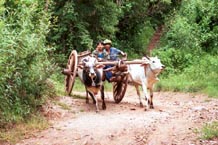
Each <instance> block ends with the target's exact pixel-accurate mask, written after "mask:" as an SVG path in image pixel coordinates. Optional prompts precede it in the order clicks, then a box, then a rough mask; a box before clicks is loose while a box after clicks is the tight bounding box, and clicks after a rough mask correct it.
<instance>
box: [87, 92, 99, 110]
mask: <svg viewBox="0 0 218 145" xmlns="http://www.w3.org/2000/svg"><path fill="white" fill-rule="evenodd" d="M89 94H90V95H91V96H92V98H93V102H95V103H94V104H95V106H96V112H99V108H98V100H97V97H96V96H95V95H94V94H93V93H92V92H89Z"/></svg>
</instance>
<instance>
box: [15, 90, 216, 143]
mask: <svg viewBox="0 0 218 145" xmlns="http://www.w3.org/2000/svg"><path fill="white" fill-rule="evenodd" d="M77 94H79V95H84V93H77ZM91 102H92V101H91V100H90V103H89V104H86V103H85V100H84V99H81V98H78V97H77V98H74V99H73V98H72V97H67V96H64V97H61V98H60V100H59V103H55V104H59V105H53V104H52V103H49V104H48V106H47V107H45V110H44V111H45V115H47V116H48V118H50V121H51V124H52V125H51V127H50V128H49V129H47V130H44V131H42V132H39V133H37V134H35V137H31V138H27V139H25V140H21V141H20V142H19V143H17V145H29V144H37V145H72V144H76V145H77V144H81V145H94V144H95V145H108V144H110V145H118V144H123V145H126V144H128V145H142V144H149V145H169V144H176V145H184V144H196V145H200V144H209V145H215V144H218V140H217V139H215V140H210V141H208V140H202V139H199V137H200V135H201V134H200V133H198V131H200V129H201V127H202V125H203V124H205V123H207V122H212V121H215V120H216V121H217V120H218V100H216V99H212V98H208V97H207V96H205V95H195V94H187V93H172V92H156V93H155V94H154V106H155V109H153V110H147V111H144V108H140V107H139V104H138V98H137V96H136V92H135V90H134V89H133V88H132V87H128V91H127V93H126V96H125V97H124V99H123V101H122V102H121V103H120V104H115V103H114V102H113V99H112V94H111V93H106V103H107V110H105V111H104V110H100V112H99V113H95V106H94V105H93V104H92V103H91ZM100 104H101V102H100V103H99V106H100ZM63 108H65V109H63Z"/></svg>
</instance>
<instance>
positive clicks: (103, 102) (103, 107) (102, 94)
mask: <svg viewBox="0 0 218 145" xmlns="http://www.w3.org/2000/svg"><path fill="white" fill-rule="evenodd" d="M101 99H102V109H103V110H106V104H105V101H104V86H103V85H102V86H101Z"/></svg>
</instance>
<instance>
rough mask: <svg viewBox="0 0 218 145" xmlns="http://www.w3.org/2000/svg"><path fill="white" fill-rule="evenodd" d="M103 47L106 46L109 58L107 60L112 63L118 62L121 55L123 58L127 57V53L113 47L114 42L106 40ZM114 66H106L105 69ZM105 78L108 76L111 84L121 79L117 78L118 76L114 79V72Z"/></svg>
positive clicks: (106, 74)
mask: <svg viewBox="0 0 218 145" xmlns="http://www.w3.org/2000/svg"><path fill="white" fill-rule="evenodd" d="M103 45H104V48H105V50H104V51H105V52H106V54H107V55H106V56H107V58H106V59H107V60H110V61H116V60H118V59H119V58H118V56H119V55H122V56H124V57H125V56H126V53H124V52H123V51H121V50H119V49H117V48H114V47H112V42H111V40H109V39H105V40H104V41H103ZM112 66H113V65H106V66H105V68H104V69H107V68H110V67H112ZM105 76H106V79H107V80H108V81H109V82H114V81H119V80H120V79H121V78H119V77H116V76H113V77H112V72H110V71H108V72H106V73H105Z"/></svg>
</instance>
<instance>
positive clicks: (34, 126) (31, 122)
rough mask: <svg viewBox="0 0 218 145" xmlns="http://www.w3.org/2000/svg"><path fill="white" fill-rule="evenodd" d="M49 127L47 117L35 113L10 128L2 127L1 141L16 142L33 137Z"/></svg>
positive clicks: (0, 131) (0, 132)
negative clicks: (25, 120)
mask: <svg viewBox="0 0 218 145" xmlns="http://www.w3.org/2000/svg"><path fill="white" fill-rule="evenodd" d="M48 127H49V123H48V121H47V120H46V118H44V117H42V116H40V115H35V116H33V117H31V118H30V119H28V120H27V122H22V123H17V124H16V125H14V126H13V127H12V128H10V129H0V143H2V142H6V143H9V144H15V143H17V142H18V141H20V140H22V139H24V138H30V137H33V136H34V134H35V133H37V132H38V131H41V130H44V129H46V128H48Z"/></svg>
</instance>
